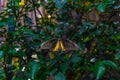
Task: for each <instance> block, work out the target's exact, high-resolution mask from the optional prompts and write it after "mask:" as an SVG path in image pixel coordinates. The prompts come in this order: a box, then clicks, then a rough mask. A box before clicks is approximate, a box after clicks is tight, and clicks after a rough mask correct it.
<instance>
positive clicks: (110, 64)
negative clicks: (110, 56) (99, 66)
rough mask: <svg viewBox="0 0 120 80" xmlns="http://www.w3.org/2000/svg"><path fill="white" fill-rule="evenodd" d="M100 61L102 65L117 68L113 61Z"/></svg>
mask: <svg viewBox="0 0 120 80" xmlns="http://www.w3.org/2000/svg"><path fill="white" fill-rule="evenodd" d="M102 63H103V64H104V65H106V66H110V67H112V68H114V69H117V70H118V69H119V68H118V66H117V64H116V63H114V62H113V61H109V60H104V61H102Z"/></svg>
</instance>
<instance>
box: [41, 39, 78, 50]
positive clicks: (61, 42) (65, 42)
mask: <svg viewBox="0 0 120 80" xmlns="http://www.w3.org/2000/svg"><path fill="white" fill-rule="evenodd" d="M41 50H50V51H70V50H79V47H78V45H77V44H75V43H74V42H72V41H71V40H69V39H61V38H53V39H50V40H47V41H45V42H43V43H42V44H41Z"/></svg>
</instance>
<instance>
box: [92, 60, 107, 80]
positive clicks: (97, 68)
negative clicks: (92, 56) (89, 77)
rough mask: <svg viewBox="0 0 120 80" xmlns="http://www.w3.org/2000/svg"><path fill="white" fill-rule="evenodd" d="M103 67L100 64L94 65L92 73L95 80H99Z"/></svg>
mask: <svg viewBox="0 0 120 80" xmlns="http://www.w3.org/2000/svg"><path fill="white" fill-rule="evenodd" d="M105 70H106V68H105V66H104V65H103V64H102V63H101V62H98V63H96V64H95V65H94V73H95V75H96V80H99V79H100V78H101V77H102V76H103V75H104V73H105Z"/></svg>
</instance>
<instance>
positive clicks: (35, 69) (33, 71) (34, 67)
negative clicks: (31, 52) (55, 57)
mask: <svg viewBox="0 0 120 80" xmlns="http://www.w3.org/2000/svg"><path fill="white" fill-rule="evenodd" d="M28 67H29V68H30V75H31V78H32V79H34V78H35V75H36V74H37V72H38V70H39V69H40V64H39V63H38V62H36V61H31V62H29V64H28Z"/></svg>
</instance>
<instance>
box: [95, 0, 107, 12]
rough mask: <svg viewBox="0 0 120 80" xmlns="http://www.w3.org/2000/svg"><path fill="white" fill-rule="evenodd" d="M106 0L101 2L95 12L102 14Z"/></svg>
mask: <svg viewBox="0 0 120 80" xmlns="http://www.w3.org/2000/svg"><path fill="white" fill-rule="evenodd" d="M107 2H108V1H107V0H102V4H100V5H98V6H97V10H98V11H100V12H104V10H105V8H106V7H107Z"/></svg>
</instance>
